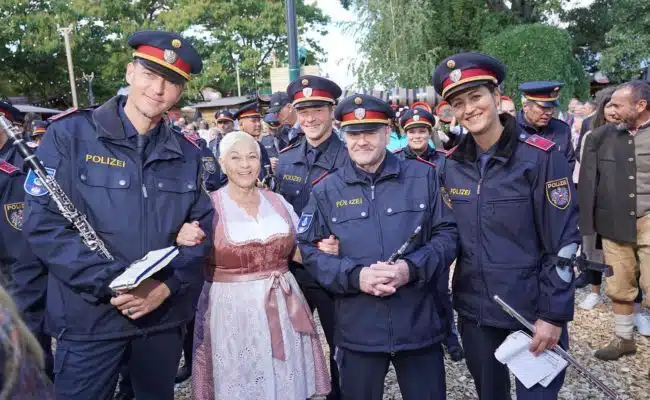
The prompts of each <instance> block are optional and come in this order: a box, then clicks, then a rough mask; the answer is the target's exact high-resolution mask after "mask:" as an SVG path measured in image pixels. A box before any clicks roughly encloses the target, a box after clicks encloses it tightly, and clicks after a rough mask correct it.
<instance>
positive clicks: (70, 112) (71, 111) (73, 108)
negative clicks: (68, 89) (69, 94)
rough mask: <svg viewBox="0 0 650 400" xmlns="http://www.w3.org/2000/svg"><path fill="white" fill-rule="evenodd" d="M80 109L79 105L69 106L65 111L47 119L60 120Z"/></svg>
mask: <svg viewBox="0 0 650 400" xmlns="http://www.w3.org/2000/svg"><path fill="white" fill-rule="evenodd" d="M78 111H79V109H78V108H77V107H72V108H68V109H67V110H65V111H64V112H62V113H60V114H56V115H53V116H51V117H50V118H48V119H47V120H48V121H58V120H60V119H61V118H63V117H67V116H68V115H72V114H74V113H76V112H78Z"/></svg>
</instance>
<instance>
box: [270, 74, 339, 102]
mask: <svg viewBox="0 0 650 400" xmlns="http://www.w3.org/2000/svg"><path fill="white" fill-rule="evenodd" d="M342 93H343V91H342V90H341V88H340V87H339V85H337V84H336V83H334V82H332V81H330V80H329V79H326V78H321V77H320V76H313V75H303V76H301V77H299V78H298V79H296V80H295V81H293V82H291V83H290V84H289V86H287V94H288V95H289V100H290V101H291V103H292V104H293V106H294V107H295V108H306V107H321V106H327V105H333V104H336V99H338V98H339V97H341V94H342ZM271 104H273V103H271Z"/></svg>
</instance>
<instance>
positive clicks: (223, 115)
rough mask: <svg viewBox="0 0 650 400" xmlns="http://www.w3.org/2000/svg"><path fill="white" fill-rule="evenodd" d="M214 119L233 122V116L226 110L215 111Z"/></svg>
mask: <svg viewBox="0 0 650 400" xmlns="http://www.w3.org/2000/svg"><path fill="white" fill-rule="evenodd" d="M214 119H215V120H217V122H219V121H230V122H235V117H234V116H233V115H232V113H231V112H230V111H228V110H221V111H217V112H216V113H215V114H214Z"/></svg>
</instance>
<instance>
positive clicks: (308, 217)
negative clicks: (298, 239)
mask: <svg viewBox="0 0 650 400" xmlns="http://www.w3.org/2000/svg"><path fill="white" fill-rule="evenodd" d="M313 220H314V214H305V213H303V214H302V215H301V216H300V220H299V221H298V229H296V232H298V233H305V232H307V230H308V229H309V227H310V226H311V221H313Z"/></svg>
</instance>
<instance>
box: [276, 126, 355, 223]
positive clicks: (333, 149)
mask: <svg viewBox="0 0 650 400" xmlns="http://www.w3.org/2000/svg"><path fill="white" fill-rule="evenodd" d="M323 145H325V146H326V149H325V151H324V152H323V153H322V154H321V155H320V156H319V157H318V158H317V159H316V162H315V163H314V165H309V163H308V162H307V156H306V154H307V146H308V144H307V139H306V138H305V137H304V136H301V137H300V140H298V141H297V142H295V143H293V145H291V146H290V147H287V148H285V149H284V150H283V151H282V153H281V154H280V157H279V159H278V165H277V168H276V171H275V175H276V176H277V177H278V179H279V180H280V194H281V195H282V196H283V197H284V198H285V200H287V201H288V202H289V204H291V205H292V206H293V209H294V210H295V212H296V214H298V215H300V213H301V212H302V209H303V208H305V206H306V205H307V202H308V201H309V193H311V189H312V183H313V182H314V181H316V180H317V179H318V178H319V177H321V176H323V175H324V174H325V173H328V172H332V171H334V170H335V169H337V168H340V167H341V166H343V165H344V164H345V163H346V162H347V161H348V160H349V157H348V150H347V149H346V148H345V144H344V143H343V142H342V141H341V140H340V139H339V138H338V136H336V135H335V134H334V133H333V132H332V135H331V136H330V137H329V138H328V139H327V141H326V142H325V143H323V144H321V146H323ZM319 147H320V146H319Z"/></svg>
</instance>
